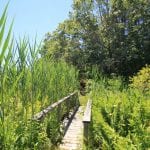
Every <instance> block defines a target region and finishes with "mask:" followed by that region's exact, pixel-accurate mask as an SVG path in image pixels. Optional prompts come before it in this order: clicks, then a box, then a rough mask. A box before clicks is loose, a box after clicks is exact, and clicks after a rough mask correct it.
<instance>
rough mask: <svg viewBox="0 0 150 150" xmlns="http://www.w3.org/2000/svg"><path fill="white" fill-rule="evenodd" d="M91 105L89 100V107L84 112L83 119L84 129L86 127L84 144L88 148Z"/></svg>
mask: <svg viewBox="0 0 150 150" xmlns="http://www.w3.org/2000/svg"><path fill="white" fill-rule="evenodd" d="M91 105H92V101H91V100H88V102H87V106H86V109H85V112H84V117H83V127H84V131H83V132H84V133H83V136H84V139H83V140H84V144H85V145H86V146H87V147H88V144H89V124H90V122H91Z"/></svg>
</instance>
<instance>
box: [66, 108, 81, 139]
mask: <svg viewBox="0 0 150 150" xmlns="http://www.w3.org/2000/svg"><path fill="white" fill-rule="evenodd" d="M78 109H79V106H78V107H77V108H76V109H75V110H74V112H71V113H70V115H69V117H68V118H67V120H66V123H65V125H64V136H65V134H66V132H67V131H68V128H69V126H70V124H71V122H72V120H73V119H75V115H76V113H77V111H78Z"/></svg>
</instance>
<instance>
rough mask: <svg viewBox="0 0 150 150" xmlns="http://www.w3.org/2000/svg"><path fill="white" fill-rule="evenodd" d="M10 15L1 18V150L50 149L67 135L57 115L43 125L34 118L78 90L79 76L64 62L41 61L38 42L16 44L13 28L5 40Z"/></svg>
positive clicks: (23, 41) (26, 41) (25, 39)
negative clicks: (12, 35) (7, 19)
mask: <svg viewBox="0 0 150 150" xmlns="http://www.w3.org/2000/svg"><path fill="white" fill-rule="evenodd" d="M6 11H7V6H6V8H5V10H4V13H3V14H2V17H1V18H0V51H1V53H0V149H2V150H3V149H16V150H18V149H20V150H24V149H39V150H40V149H50V148H51V146H52V145H56V144H57V143H58V142H59V141H60V138H61V137H62V133H63V131H61V132H60V130H61V126H60V120H59V122H58V120H56V119H55V120H54V116H58V114H57V112H55V113H54V114H50V116H49V117H47V119H46V120H44V121H43V122H36V121H34V120H33V116H34V115H35V114H36V113H37V112H39V111H41V110H43V109H44V108H46V107H47V106H49V105H50V104H52V103H54V102H56V101H57V100H59V99H60V98H62V97H64V96H66V95H68V94H69V93H72V92H73V91H74V90H76V89H77V88H78V81H77V78H78V72H77V71H76V69H75V68H74V67H73V66H71V65H68V64H66V63H65V62H64V61H63V60H62V61H59V62H56V61H54V60H53V59H51V60H50V59H46V58H45V59H44V58H41V56H40V54H39V51H40V49H41V46H40V45H38V44H37V43H36V40H35V43H34V44H33V45H31V43H30V42H29V40H28V39H27V38H23V39H19V40H18V41H16V43H14V42H13V40H12V38H11V30H12V25H11V26H10V29H9V30H8V34H7V35H6V39H4V37H5V36H4V34H5V30H6V29H5V24H6V18H7V16H6ZM61 113H62V115H63V114H64V112H61ZM60 117H62V116H60ZM52 118H53V119H52ZM52 120H53V123H51V122H52ZM49 123H50V124H49ZM55 129H56V130H55ZM54 135H55V136H54Z"/></svg>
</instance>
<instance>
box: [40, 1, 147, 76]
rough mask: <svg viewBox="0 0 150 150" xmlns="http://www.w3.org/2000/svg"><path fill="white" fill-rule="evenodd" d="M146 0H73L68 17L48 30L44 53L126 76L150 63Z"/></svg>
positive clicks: (81, 67) (88, 67) (107, 72)
mask: <svg viewBox="0 0 150 150" xmlns="http://www.w3.org/2000/svg"><path fill="white" fill-rule="evenodd" d="M149 8H150V3H149V0H133V1H130V0H73V11H72V12H70V15H69V19H67V20H65V21H64V22H63V23H60V24H59V26H58V28H57V29H56V30H55V31H54V32H53V33H48V34H47V36H46V38H45V42H44V43H45V44H44V46H43V51H42V54H43V55H48V56H53V57H54V58H55V59H59V58H64V59H65V60H66V61H67V62H69V63H71V64H73V65H75V66H77V67H78V69H80V71H82V72H83V71H85V70H86V71H90V70H91V66H93V65H97V66H98V68H99V70H100V71H101V72H103V73H105V74H110V73H116V74H118V75H124V76H129V75H132V74H134V73H136V72H137V71H138V70H139V69H141V67H143V66H144V65H145V64H149V63H150V51H149V47H150V28H149V26H150V12H149V11H150V10H149Z"/></svg>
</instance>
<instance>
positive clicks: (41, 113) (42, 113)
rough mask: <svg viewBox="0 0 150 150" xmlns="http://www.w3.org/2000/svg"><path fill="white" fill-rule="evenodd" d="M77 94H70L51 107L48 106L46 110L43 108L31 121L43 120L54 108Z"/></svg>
mask: <svg viewBox="0 0 150 150" xmlns="http://www.w3.org/2000/svg"><path fill="white" fill-rule="evenodd" d="M76 93H77V91H75V92H73V93H71V94H70V95H68V96H66V97H64V98H62V99H60V100H59V101H58V102H55V103H53V104H52V105H50V106H48V107H47V108H45V109H44V110H42V111H41V112H39V113H37V114H36V115H34V116H33V120H37V121H41V120H42V119H44V118H45V116H46V115H47V114H48V113H49V112H51V111H52V110H53V109H54V108H55V107H57V106H59V105H60V104H61V103H63V102H64V101H66V100H68V99H69V98H70V97H71V96H73V95H75V94H76Z"/></svg>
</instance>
